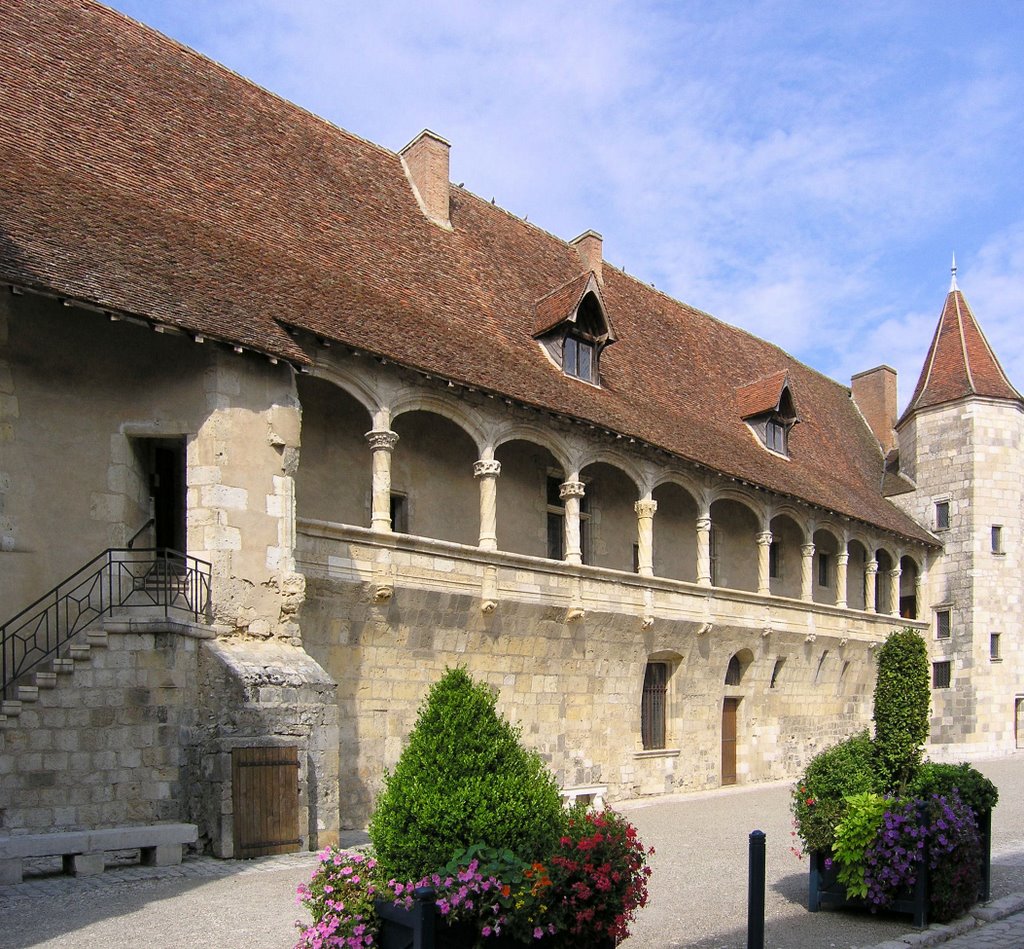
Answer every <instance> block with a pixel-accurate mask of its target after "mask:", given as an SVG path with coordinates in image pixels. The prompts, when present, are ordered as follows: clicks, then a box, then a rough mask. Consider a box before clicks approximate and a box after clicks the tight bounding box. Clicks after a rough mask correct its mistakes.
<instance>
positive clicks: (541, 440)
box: [491, 422, 571, 472]
mask: <svg viewBox="0 0 1024 949" xmlns="http://www.w3.org/2000/svg"><path fill="white" fill-rule="evenodd" d="M514 441H522V442H532V443H533V444H535V445H539V446H540V447H542V448H545V449H547V451H548V453H549V454H550V455H551V457H552V458H554V460H555V462H556V463H557V465H558V467H559V468H560V469H561V470H562V471H563V472H566V471H570V470H571V467H570V466H571V460H570V457H569V452H568V451H567V449H566V446H565V443H564V441H563V440H562V439H560V438H558V437H557V435H555V434H553V433H552V432H551V430H550V429H547V428H544V427H543V426H541V425H535V424H533V423H532V422H509V423H506V424H503V425H500V426H499V427H498V428H497V429H495V431H494V432H492V434H491V448H492V449H493V450H494V451H495V452H496V451H497V450H498V449H499V448H500V447H501V446H502V445H505V444H508V443H509V442H514Z"/></svg>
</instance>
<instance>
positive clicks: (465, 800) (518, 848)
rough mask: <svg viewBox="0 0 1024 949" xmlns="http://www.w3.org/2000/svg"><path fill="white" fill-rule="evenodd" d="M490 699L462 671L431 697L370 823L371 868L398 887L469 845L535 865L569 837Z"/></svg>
mask: <svg viewBox="0 0 1024 949" xmlns="http://www.w3.org/2000/svg"><path fill="white" fill-rule="evenodd" d="M495 703H496V696H495V694H494V693H493V692H492V691H491V689H490V688H489V687H488V686H487V685H486V684H485V683H481V682H475V681H474V680H473V679H472V678H471V677H470V675H469V674H468V673H467V672H466V670H465V669H461V668H459V669H449V670H447V672H446V673H445V675H444V676H443V677H442V678H441V679H440V680H439V681H438V682H437V683H436V684H435V685H434V686H433V687H432V688H431V690H430V692H429V694H428V695H427V698H426V700H425V702H424V703H423V705H422V706H421V707H420V711H419V718H418V720H417V722H416V725H415V726H414V728H413V730H412V732H411V733H410V735H409V742H408V744H407V746H406V748H405V750H404V751H403V752H402V755H401V757H400V758H399V761H398V764H397V765H396V766H395V770H394V772H393V773H391V774H387V775H385V781H384V788H383V791H382V792H381V794H380V797H379V798H378V800H377V806H376V809H375V810H374V814H373V817H372V818H371V820H370V828H369V831H370V839H371V841H372V842H373V845H374V848H375V850H376V854H377V859H378V860H379V861H380V863H381V864H382V865H383V866H384V867H385V868H386V869H387V871H388V872H389V873H390V874H392V875H393V876H394V877H395V878H396V879H401V880H410V879H418V878H420V877H423V876H426V875H427V874H429V873H431V872H433V871H435V870H437V869H438V868H440V867H443V866H444V865H445V864H447V863H448V861H449V860H451V859H452V857H454V856H455V855H456V854H457V853H459V852H460V851H463V850H465V849H467V848H468V847H470V846H472V845H474V844H484V845H486V846H488V847H493V848H495V849H498V850H501V849H508V850H511V851H513V852H514V853H515V854H516V856H518V857H520V858H521V859H523V860H525V861H527V862H532V861H534V860H540V859H542V858H543V857H545V856H547V855H548V854H550V853H552V852H553V851H554V849H555V848H556V846H557V844H558V841H559V839H560V837H561V836H562V833H563V831H564V829H565V821H566V817H565V812H564V810H563V808H562V802H561V798H560V796H559V792H558V786H557V785H556V783H555V779H554V777H553V776H552V774H551V773H550V772H549V771H548V770H547V768H546V767H545V766H544V763H543V762H542V761H541V759H540V757H539V755H537V753H536V752H532V751H527V750H526V749H525V748H523V747H522V745H521V744H520V742H519V737H520V733H519V729H517V728H515V727H514V726H512V725H510V724H509V723H508V722H507V721H506V720H505V719H504V718H502V717H501V716H500V715H498V713H497V710H496V708H495Z"/></svg>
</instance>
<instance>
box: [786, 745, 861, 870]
mask: <svg viewBox="0 0 1024 949" xmlns="http://www.w3.org/2000/svg"><path fill="white" fill-rule="evenodd" d="M874 767H875V756H874V749H873V747H872V744H871V738H870V737H869V736H868V733H867V732H866V731H863V732H860V733H859V734H857V735H853V736H852V737H850V738H847V739H846V740H845V741H841V742H839V744H837V745H833V746H832V747H831V748H828V749H826V750H825V751H823V752H821V753H820V754H817V755H815V756H814V758H813V759H812V761H811V763H810V764H809V765H808V766H807V770H806V771H805V772H804V776H803V779H802V780H801V781H800V783H799V784H798V785H797V786H796V788H795V789H794V790H793V816H794V817H795V818H796V827H797V833H798V834H799V836H800V839H801V840H802V841H803V845H804V849H805V850H807V851H811V850H821V851H824V852H825V853H831V851H832V844H833V843H834V841H835V827H836V824H838V823H839V821H840V820H842V818H843V816H844V815H845V814H846V809H847V804H846V800H845V798H847V797H849V796H850V795H853V794H861V793H863V792H866V791H878V790H880V787H879V782H878V778H877V777H876V775H875V771H874Z"/></svg>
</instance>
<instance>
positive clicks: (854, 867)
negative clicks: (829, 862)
mask: <svg viewBox="0 0 1024 949" xmlns="http://www.w3.org/2000/svg"><path fill="white" fill-rule="evenodd" d="M846 804H847V807H846V815H845V816H844V817H843V819H842V820H841V821H840V822H839V823H838V824H837V825H836V839H835V843H834V844H833V845H832V856H833V858H834V859H835V863H836V867H837V868H838V869H837V871H836V878H837V879H838V880H839V882H840V883H842V884H844V885H845V886H846V895H847V896H848V897H860V898H861V899H864V898H865V897H867V895H868V884H867V882H866V881H865V879H864V871H865V869H866V868H867V860H866V855H867V850H868V847H869V846H870V845H871V843H872V841H873V840H874V839H875V835H876V834H877V833H878V829H879V827H881V826H882V818H883V817H885V812H886V809H887V808H888V806H889V802H888V801H887V800H886V799H885V798H884V797H882V795H881V794H876V793H875V792H874V791H864V792H863V793H861V794H852V795H851V796H850V797H848V798H847V799H846Z"/></svg>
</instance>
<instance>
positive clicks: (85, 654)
mask: <svg viewBox="0 0 1024 949" xmlns="http://www.w3.org/2000/svg"><path fill="white" fill-rule="evenodd" d="M91 649H92V646H90V645H89V644H88V643H75V644H74V645H73V646H68V655H69V656H70V657H71V658H72V659H74V660H75V661H76V662H81V661H84V660H87V659H88V658H89V652H90V651H91Z"/></svg>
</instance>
